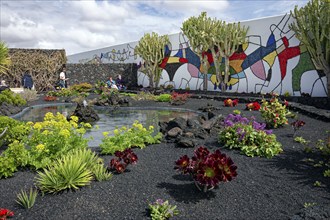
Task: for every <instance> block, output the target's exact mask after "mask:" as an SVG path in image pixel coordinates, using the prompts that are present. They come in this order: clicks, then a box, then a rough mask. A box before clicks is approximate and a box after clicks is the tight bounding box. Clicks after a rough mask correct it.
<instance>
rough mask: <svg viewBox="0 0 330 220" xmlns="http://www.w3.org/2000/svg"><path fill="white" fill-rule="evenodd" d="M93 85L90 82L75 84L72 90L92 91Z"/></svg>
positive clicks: (79, 91) (71, 87)
mask: <svg viewBox="0 0 330 220" xmlns="http://www.w3.org/2000/svg"><path fill="white" fill-rule="evenodd" d="M92 88H93V86H92V85H91V84H90V83H80V84H74V85H71V86H70V90H71V91H73V92H78V93H81V92H90V91H91V90H92Z"/></svg>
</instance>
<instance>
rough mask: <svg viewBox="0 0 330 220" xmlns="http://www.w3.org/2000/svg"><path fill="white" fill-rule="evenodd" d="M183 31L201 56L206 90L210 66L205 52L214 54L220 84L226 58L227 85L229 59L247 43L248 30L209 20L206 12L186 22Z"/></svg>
mask: <svg viewBox="0 0 330 220" xmlns="http://www.w3.org/2000/svg"><path fill="white" fill-rule="evenodd" d="M181 30H182V32H183V33H184V34H185V35H186V36H187V37H188V38H189V40H190V45H191V47H192V50H193V51H194V52H195V53H196V54H197V55H198V56H199V58H200V62H201V63H202V70H203V73H204V74H205V78H204V89H206V87H207V84H206V82H207V72H208V68H209V66H210V64H209V63H208V61H207V57H206V56H204V55H203V52H206V51H208V50H210V51H211V52H212V56H213V61H214V66H215V70H216V75H217V81H218V83H221V82H222V76H221V73H220V63H221V61H222V58H223V57H224V58H225V68H226V69H225V79H224V82H225V83H227V82H228V78H229V77H228V76H229V57H230V56H231V55H232V54H233V53H234V52H235V51H236V50H237V49H238V46H239V45H240V44H243V43H244V42H245V38H246V33H247V28H245V27H241V26H240V24H239V23H238V24H235V23H231V24H226V22H224V21H221V20H217V19H211V18H208V17H207V14H206V12H202V13H201V14H200V16H199V17H198V18H196V17H191V18H189V19H188V20H186V21H185V22H184V23H183V25H182V28H181ZM224 88H225V87H223V88H222V89H224Z"/></svg>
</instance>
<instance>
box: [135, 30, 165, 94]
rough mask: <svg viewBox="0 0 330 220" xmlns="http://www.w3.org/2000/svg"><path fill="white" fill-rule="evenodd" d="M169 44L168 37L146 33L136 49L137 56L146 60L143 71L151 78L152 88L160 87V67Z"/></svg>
mask: <svg viewBox="0 0 330 220" xmlns="http://www.w3.org/2000/svg"><path fill="white" fill-rule="evenodd" d="M168 43H169V38H168V35H164V36H159V35H158V34H157V33H155V32H152V33H151V34H149V33H146V34H145V35H144V36H143V37H142V38H141V39H140V41H139V43H138V45H137V46H136V47H135V49H134V52H135V54H137V55H139V56H140V57H141V58H142V59H143V60H144V69H142V71H143V72H144V73H145V74H146V75H147V76H148V77H149V85H150V87H151V88H156V87H158V84H159V80H160V77H161V74H162V69H161V68H160V67H159V65H160V64H161V63H162V61H163V59H164V57H165V46H166V44H168Z"/></svg>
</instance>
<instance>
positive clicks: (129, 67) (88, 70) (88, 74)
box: [66, 63, 138, 89]
mask: <svg viewBox="0 0 330 220" xmlns="http://www.w3.org/2000/svg"><path fill="white" fill-rule="evenodd" d="M66 69H67V71H66V77H67V78H70V80H69V81H68V85H73V84H78V83H83V82H87V83H90V84H92V85H94V84H95V83H96V82H97V81H103V82H106V81H107V80H108V79H109V77H110V76H112V78H113V79H116V78H117V75H118V74H120V75H121V76H122V79H123V80H124V81H125V85H126V86H127V88H128V89H129V88H136V87H137V69H138V68H137V65H136V64H135V63H103V64H80V63H79V64H66Z"/></svg>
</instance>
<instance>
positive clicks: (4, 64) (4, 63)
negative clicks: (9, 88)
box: [0, 41, 11, 75]
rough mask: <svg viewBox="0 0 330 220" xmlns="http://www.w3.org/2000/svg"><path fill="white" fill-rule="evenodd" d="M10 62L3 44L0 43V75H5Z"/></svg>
mask: <svg viewBox="0 0 330 220" xmlns="http://www.w3.org/2000/svg"><path fill="white" fill-rule="evenodd" d="M10 64H11V60H10V57H9V53H8V48H7V46H6V44H5V42H2V41H0V75H3V74H7V70H8V67H9V66H10Z"/></svg>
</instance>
